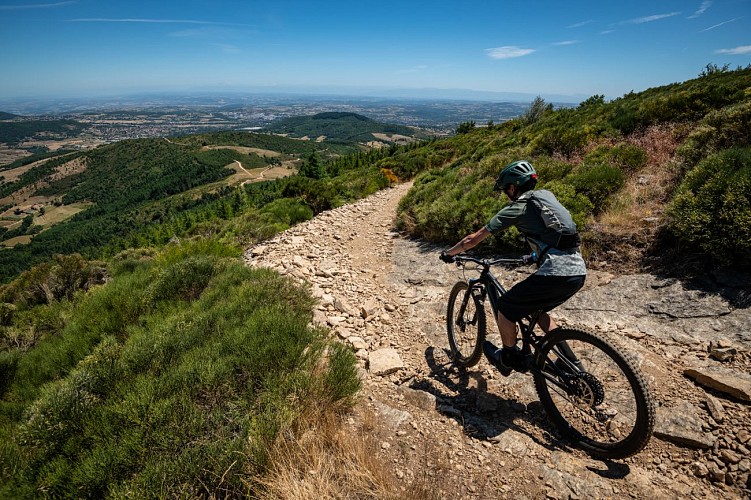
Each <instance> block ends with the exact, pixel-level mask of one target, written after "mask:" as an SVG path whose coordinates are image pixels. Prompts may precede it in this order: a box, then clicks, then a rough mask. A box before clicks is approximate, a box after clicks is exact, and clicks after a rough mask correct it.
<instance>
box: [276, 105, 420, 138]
mask: <svg viewBox="0 0 751 500" xmlns="http://www.w3.org/2000/svg"><path fill="white" fill-rule="evenodd" d="M266 130H267V131H269V132H272V133H275V134H286V135H289V136H290V137H297V138H301V137H309V138H310V139H313V140H315V139H317V138H319V137H322V138H325V140H327V141H329V142H337V143H352V142H362V143H366V142H370V141H374V140H376V139H381V140H385V141H387V142H397V139H396V138H394V136H404V138H405V139H406V138H411V137H414V136H415V135H416V129H414V128H411V127H406V126H404V125H388V124H385V123H379V122H377V121H375V120H372V119H370V118H368V117H366V116H362V115H358V114H357V113H345V112H328V113H318V114H315V115H312V116H297V117H292V118H284V119H282V120H278V121H276V122H274V123H272V124H271V125H269V126H268V127H266ZM374 134H376V135H374Z"/></svg>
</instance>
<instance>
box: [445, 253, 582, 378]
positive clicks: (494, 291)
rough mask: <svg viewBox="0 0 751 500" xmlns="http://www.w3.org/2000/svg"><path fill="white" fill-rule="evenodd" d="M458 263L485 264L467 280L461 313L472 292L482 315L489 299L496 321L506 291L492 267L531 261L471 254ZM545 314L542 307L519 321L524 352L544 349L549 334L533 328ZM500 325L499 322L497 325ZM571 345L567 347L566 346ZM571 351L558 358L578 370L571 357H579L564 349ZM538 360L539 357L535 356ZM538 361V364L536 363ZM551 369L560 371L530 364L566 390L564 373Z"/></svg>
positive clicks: (537, 371) (532, 368) (530, 352)
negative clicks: (542, 334) (473, 255)
mask: <svg viewBox="0 0 751 500" xmlns="http://www.w3.org/2000/svg"><path fill="white" fill-rule="evenodd" d="M456 261H457V265H458V266H461V265H462V263H463V262H474V263H475V264H479V265H480V266H482V270H481V271H480V276H479V277H477V278H470V279H469V280H468V282H467V285H468V288H467V292H466V293H465V294H464V298H463V300H462V305H461V311H460V313H461V316H464V311H465V310H466V308H467V304H468V302H469V297H470V295H472V296H474V297H478V299H479V304H480V306H481V309H480V310H478V313H479V314H485V311H484V308H485V298H486V297H487V298H488V300H489V301H490V308H491V310H492V311H493V320H494V321H497V319H496V318H497V317H498V310H499V305H500V300H501V296H503V295H504V294H505V293H506V292H507V290H506V289H505V288H504V287H503V285H502V284H501V282H500V281H499V280H498V278H496V277H495V275H494V274H493V273H492V272H491V271H490V268H491V267H492V266H495V265H499V264H507V265H514V266H520V265H524V264H526V263H528V262H526V261H525V260H524V259H495V260H481V259H475V258H474V257H469V256H460V257H457V258H456ZM541 314H542V309H539V310H537V311H535V312H534V313H532V314H531V315H529V316H526V317H524V318H522V319H520V320H519V321H517V322H516V324H517V325H518V326H519V330H520V332H521V337H522V352H524V354H532V350H533V348H534V355H535V358H537V356H538V353H539V352H540V351H541V350H542V349H541V348H542V347H543V346H544V344H545V341H546V337H545V336H538V335H535V333H534V328H535V326H536V325H537V322H538V320H539V319H540V315H541ZM496 328H497V325H496ZM565 347H568V346H565ZM564 350H568V352H566V353H565V354H566V356H563V355H561V353H558V352H557V353H556V354H557V355H558V359H560V360H562V361H563V363H564V364H565V365H567V366H568V368H569V369H571V370H574V371H577V370H578V367H576V365H575V364H574V362H573V361H571V360H572V359H573V360H575V361H578V359H576V356H574V354H573V352H571V350H570V349H564ZM535 361H536V362H537V361H538V360H537V359H535ZM536 364H537V363H535V365H536ZM552 370H553V371H554V372H557V373H549V370H540V369H539V368H537V367H536V366H531V367H530V371H531V372H533V373H539V374H541V375H542V376H544V377H545V378H547V379H548V380H550V381H551V382H552V383H553V384H555V385H557V386H559V387H560V388H562V389H567V387H566V386H565V385H564V384H562V383H561V382H560V381H559V379H558V376H560V375H562V374H563V372H562V371H561V370H560V369H559V368H557V367H555V366H552Z"/></svg>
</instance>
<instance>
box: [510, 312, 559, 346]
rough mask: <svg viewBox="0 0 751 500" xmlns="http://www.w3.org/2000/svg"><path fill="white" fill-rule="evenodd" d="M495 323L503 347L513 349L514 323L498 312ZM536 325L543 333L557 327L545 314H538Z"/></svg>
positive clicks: (514, 338)
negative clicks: (496, 323)
mask: <svg viewBox="0 0 751 500" xmlns="http://www.w3.org/2000/svg"><path fill="white" fill-rule="evenodd" d="M496 321H497V322H498V331H500V332H501V339H502V340H503V345H504V346H506V347H514V346H515V345H516V323H514V322H513V321H510V320H508V319H506V316H504V315H503V313H501V312H500V311H499V312H498V318H497V319H496ZM537 324H538V325H540V328H542V331H543V332H545V333H548V332H549V331H551V330H555V329H556V328H557V327H558V325H556V323H555V321H553V318H551V317H550V315H549V314H548V313H546V312H543V313H541V314H540V318H539V319H538V320H537Z"/></svg>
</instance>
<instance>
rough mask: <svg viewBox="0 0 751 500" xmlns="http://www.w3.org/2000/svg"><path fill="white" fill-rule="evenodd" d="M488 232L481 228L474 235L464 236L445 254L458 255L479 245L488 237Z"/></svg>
mask: <svg viewBox="0 0 751 500" xmlns="http://www.w3.org/2000/svg"><path fill="white" fill-rule="evenodd" d="M490 234H491V233H490V231H488V230H487V229H486V228H484V227H483V228H482V229H480V230H478V231H475V232H474V233H472V234H470V235H468V236H465V237H464V238H463V239H462V240H461V241H460V242H459V243H457V244H456V245H454V246H453V247H451V248H449V249H448V250H447V251H446V253H447V254H448V255H450V256H452V257H453V256H454V255H459V254H460V253H462V252H466V251H467V250H470V249H472V248H474V247H476V246H477V245H479V244H480V242H482V241H483V240H484V239H485V238H487V237H488V236H490Z"/></svg>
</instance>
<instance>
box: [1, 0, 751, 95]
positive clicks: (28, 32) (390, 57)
mask: <svg viewBox="0 0 751 500" xmlns="http://www.w3.org/2000/svg"><path fill="white" fill-rule="evenodd" d="M708 63H713V64H717V65H719V66H722V65H724V64H730V66H731V68H735V67H736V66H739V65H740V66H746V65H748V64H750V63H751V0H689V1H685V0H683V1H643V0H631V1H629V2H607V1H596V2H595V1H560V0H556V1H534V0H531V1H524V2H521V1H518V2H515V1H499V0H495V1H479V0H478V1H471V2H470V1H461V0H452V1H443V0H433V1H425V2H417V1H411V0H401V1H396V2H395V1H391V0H381V1H378V2H358V1H356V0H347V1H339V0H334V1H320V2H313V1H297V2H294V1H287V0H274V1H273V2H260V1H251V0H246V1H209V0H181V1H159V0H154V1H148V2H147V1H141V0H129V1H124V0H70V1H55V0H41V1H23V0H0V68H2V78H0V98H10V97H35V96H39V97H41V96H70V95H87V94H89V95H94V94H97V95H101V94H107V93H127V92H133V91H141V90H166V91H170V90H190V89H202V90H225V89H234V90H244V91H252V90H253V89H254V88H259V87H266V86H276V87H279V88H280V89H282V90H283V89H284V88H286V87H288V86H296V87H300V86H305V87H309V88H320V89H327V88H334V87H335V88H337V89H342V88H345V87H359V88H363V87H367V88H441V89H457V88H460V89H472V90H483V91H498V92H525V93H531V94H540V95H545V94H551V93H555V94H566V95H585V96H588V95H592V94H605V95H606V97H608V98H614V97H619V96H621V95H623V94H624V93H627V92H629V91H631V90H634V91H640V90H644V89H646V88H649V87H654V86H658V85H664V84H668V83H672V82H678V81H684V80H687V79H691V78H694V77H696V76H697V75H698V74H699V72H700V71H701V70H702V68H704V66H705V65H706V64H708Z"/></svg>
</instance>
